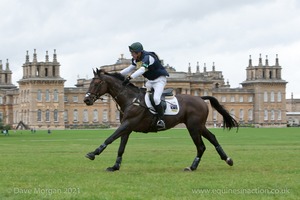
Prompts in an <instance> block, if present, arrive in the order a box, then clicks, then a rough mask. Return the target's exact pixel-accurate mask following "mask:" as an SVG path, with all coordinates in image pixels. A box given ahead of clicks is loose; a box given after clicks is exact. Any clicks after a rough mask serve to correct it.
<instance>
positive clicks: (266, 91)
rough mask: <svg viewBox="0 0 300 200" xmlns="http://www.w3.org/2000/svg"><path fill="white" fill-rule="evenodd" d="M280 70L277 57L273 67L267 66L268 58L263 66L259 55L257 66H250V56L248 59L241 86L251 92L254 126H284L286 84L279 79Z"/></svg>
mask: <svg viewBox="0 0 300 200" xmlns="http://www.w3.org/2000/svg"><path fill="white" fill-rule="evenodd" d="M281 70H282V68H281V66H280V65H279V59H278V55H276V59H275V65H273V66H270V65H269V60H268V56H266V60H265V64H263V62H262V58H261V54H260V55H259V60H258V65H257V66H253V65H252V59H251V55H250V57H249V65H248V67H247V68H246V80H245V81H244V82H242V83H241V84H242V86H243V87H244V88H245V89H251V90H253V93H254V97H253V106H254V108H253V111H254V112H253V120H254V121H253V123H254V124H256V125H263V126H268V125H274V124H276V125H282V126H285V125H286V99H285V95H286V94H285V91H286V84H287V82H286V81H285V80H283V79H282V78H281Z"/></svg>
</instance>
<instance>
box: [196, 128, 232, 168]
mask: <svg viewBox="0 0 300 200" xmlns="http://www.w3.org/2000/svg"><path fill="white" fill-rule="evenodd" d="M202 135H203V137H205V138H206V139H207V140H208V141H209V142H210V143H212V144H213V145H214V146H215V148H216V150H217V152H218V154H219V155H220V157H221V159H222V160H225V162H226V163H227V164H228V165H230V166H232V165H233V160H232V159H231V158H230V157H228V156H227V155H226V153H225V151H224V150H223V148H222V147H221V145H220V144H219V142H218V140H217V138H216V136H215V135H214V134H213V133H211V132H210V131H209V130H208V129H207V128H205V130H204V131H203V132H202Z"/></svg>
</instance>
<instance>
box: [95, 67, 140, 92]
mask: <svg viewBox="0 0 300 200" xmlns="http://www.w3.org/2000/svg"><path fill="white" fill-rule="evenodd" d="M97 74H98V76H100V74H105V75H108V76H111V77H114V78H116V79H119V80H120V81H124V80H125V76H123V75H122V74H121V73H118V72H114V73H108V72H106V71H105V70H103V69H97ZM127 86H129V87H130V88H132V89H134V90H135V91H139V90H140V88H139V87H137V86H135V85H134V84H132V83H129V84H128V85H127Z"/></svg>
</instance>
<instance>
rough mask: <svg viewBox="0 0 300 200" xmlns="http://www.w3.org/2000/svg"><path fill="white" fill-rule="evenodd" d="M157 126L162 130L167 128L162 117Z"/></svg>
mask: <svg viewBox="0 0 300 200" xmlns="http://www.w3.org/2000/svg"><path fill="white" fill-rule="evenodd" d="M156 126H157V128H158V129H159V130H162V129H165V128H166V125H165V122H164V121H163V120H161V119H160V120H158V121H157V123H156Z"/></svg>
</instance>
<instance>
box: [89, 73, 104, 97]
mask: <svg viewBox="0 0 300 200" xmlns="http://www.w3.org/2000/svg"><path fill="white" fill-rule="evenodd" d="M94 79H99V80H100V83H98V84H97V85H96V87H95V88H94V89H93V91H99V90H100V87H101V85H102V84H103V83H104V81H102V80H101V79H100V78H93V80H94ZM100 96H101V95H100V94H99V93H97V92H90V91H88V92H87V93H86V94H85V97H89V98H91V99H92V100H93V102H95V101H97V100H98V99H101V100H102V98H100Z"/></svg>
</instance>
